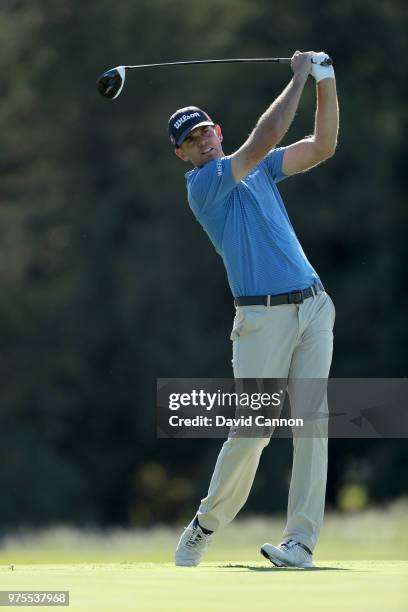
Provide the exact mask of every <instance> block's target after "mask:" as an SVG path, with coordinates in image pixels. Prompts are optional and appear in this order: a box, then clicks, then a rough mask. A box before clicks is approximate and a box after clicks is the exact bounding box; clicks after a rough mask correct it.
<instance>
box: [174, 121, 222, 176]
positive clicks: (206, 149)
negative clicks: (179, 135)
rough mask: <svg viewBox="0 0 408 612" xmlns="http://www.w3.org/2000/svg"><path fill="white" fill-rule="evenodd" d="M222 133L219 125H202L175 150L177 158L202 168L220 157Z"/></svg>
mask: <svg viewBox="0 0 408 612" xmlns="http://www.w3.org/2000/svg"><path fill="white" fill-rule="evenodd" d="M221 142H222V133H221V128H220V126H219V125H202V126H201V127H198V128H196V129H195V130H192V131H191V132H190V133H189V135H188V136H187V138H186V139H185V140H184V142H183V143H182V145H181V146H180V147H178V148H176V149H175V153H176V155H177V157H179V158H180V159H182V160H183V161H190V162H191V163H192V164H193V165H194V166H204V164H206V163H207V162H209V161H211V160H212V159H218V158H219V157H222V156H223V155H224V154H223V151H222V146H221Z"/></svg>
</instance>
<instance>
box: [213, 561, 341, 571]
mask: <svg viewBox="0 0 408 612" xmlns="http://www.w3.org/2000/svg"><path fill="white" fill-rule="evenodd" d="M218 567H219V568H222V569H238V570H250V571H252V572H298V571H302V572H324V571H331V572H349V571H352V569H351V568H349V567H325V566H319V567H275V566H273V565H271V567H264V566H259V565H244V564H242V563H237V564H234V563H228V564H227V565H219V566H218Z"/></svg>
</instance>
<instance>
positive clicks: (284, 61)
mask: <svg viewBox="0 0 408 612" xmlns="http://www.w3.org/2000/svg"><path fill="white" fill-rule="evenodd" d="M290 61H291V58H290V57H253V58H245V59H242V58H240V59H215V60H191V61H188V62H164V63H161V64H139V65H137V66H124V68H126V70H131V69H133V68H157V67H159V66H188V65H190V64H262V63H268V62H269V63H275V64H290Z"/></svg>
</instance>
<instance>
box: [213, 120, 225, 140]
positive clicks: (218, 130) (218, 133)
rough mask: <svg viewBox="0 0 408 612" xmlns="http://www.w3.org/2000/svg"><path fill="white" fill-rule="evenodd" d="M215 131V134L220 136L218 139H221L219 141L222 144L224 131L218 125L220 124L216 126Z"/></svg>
mask: <svg viewBox="0 0 408 612" xmlns="http://www.w3.org/2000/svg"><path fill="white" fill-rule="evenodd" d="M214 130H215V133H216V134H217V136H218V138H219V141H220V142H222V140H223V135H222V131H221V126H220V125H218V123H216V124H215V125H214Z"/></svg>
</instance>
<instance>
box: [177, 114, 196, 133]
mask: <svg viewBox="0 0 408 612" xmlns="http://www.w3.org/2000/svg"><path fill="white" fill-rule="evenodd" d="M193 117H200V113H197V112H196V113H191V114H190V115H183V116H182V117H180V119H178V120H177V121H176V122H175V123H174V127H175V128H176V130H178V129H179V127H181V126H182V125H183V123H185V122H186V121H188V120H189V119H192V118H193Z"/></svg>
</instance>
